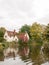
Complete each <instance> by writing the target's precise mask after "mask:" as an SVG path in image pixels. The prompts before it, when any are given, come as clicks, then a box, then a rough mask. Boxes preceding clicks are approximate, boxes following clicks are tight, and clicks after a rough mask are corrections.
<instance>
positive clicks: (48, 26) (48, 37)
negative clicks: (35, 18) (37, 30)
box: [44, 24, 49, 41]
mask: <svg viewBox="0 0 49 65" xmlns="http://www.w3.org/2000/svg"><path fill="white" fill-rule="evenodd" d="M44 32H45V33H44V36H45V38H46V40H47V41H49V24H48V25H47V26H46V29H45V31H44Z"/></svg>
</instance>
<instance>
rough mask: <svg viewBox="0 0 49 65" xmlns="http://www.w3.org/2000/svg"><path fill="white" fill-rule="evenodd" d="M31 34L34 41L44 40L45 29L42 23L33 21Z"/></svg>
mask: <svg viewBox="0 0 49 65" xmlns="http://www.w3.org/2000/svg"><path fill="white" fill-rule="evenodd" d="M30 34H31V37H32V39H33V41H36V42H42V34H43V30H42V26H41V25H40V24H37V23H36V22H35V23H33V24H32V26H31V28H30Z"/></svg>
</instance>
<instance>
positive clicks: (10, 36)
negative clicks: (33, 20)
mask: <svg viewBox="0 0 49 65" xmlns="http://www.w3.org/2000/svg"><path fill="white" fill-rule="evenodd" d="M4 39H5V40H6V41H7V42H12V41H16V42H18V40H19V39H20V40H22V41H24V42H27V41H28V40H29V35H28V33H27V32H26V33H17V32H16V31H15V30H14V31H6V32H5V34H4Z"/></svg>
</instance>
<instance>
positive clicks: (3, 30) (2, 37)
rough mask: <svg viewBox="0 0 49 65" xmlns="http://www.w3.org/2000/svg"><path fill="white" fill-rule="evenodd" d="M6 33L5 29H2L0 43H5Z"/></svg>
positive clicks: (0, 29) (0, 30)
mask: <svg viewBox="0 0 49 65" xmlns="http://www.w3.org/2000/svg"><path fill="white" fill-rule="evenodd" d="M4 33H5V29H4V28H2V27H1V28H0V42H2V41H4Z"/></svg>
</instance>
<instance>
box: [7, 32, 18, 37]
mask: <svg viewBox="0 0 49 65" xmlns="http://www.w3.org/2000/svg"><path fill="white" fill-rule="evenodd" d="M7 33H8V36H10V37H11V36H15V35H16V34H17V32H15V31H7Z"/></svg>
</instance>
